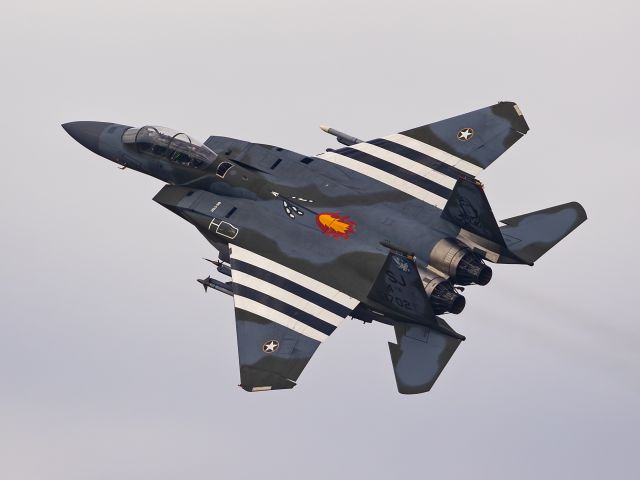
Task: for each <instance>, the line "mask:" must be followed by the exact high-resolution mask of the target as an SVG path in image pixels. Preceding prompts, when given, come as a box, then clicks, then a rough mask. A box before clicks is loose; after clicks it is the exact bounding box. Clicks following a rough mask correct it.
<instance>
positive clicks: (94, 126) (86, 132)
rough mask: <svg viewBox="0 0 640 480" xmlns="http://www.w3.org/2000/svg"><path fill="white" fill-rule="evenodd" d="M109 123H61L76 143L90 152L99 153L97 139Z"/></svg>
mask: <svg viewBox="0 0 640 480" xmlns="http://www.w3.org/2000/svg"><path fill="white" fill-rule="evenodd" d="M110 125H113V124H112V123H108V122H69V123H64V124H62V128H64V129H65V130H66V132H67V133H68V134H69V135H71V136H72V137H73V138H74V139H75V140H76V141H77V142H78V143H80V144H81V145H83V146H84V147H86V148H88V149H89V150H91V151H92V152H95V153H99V152H98V140H99V138H100V135H101V134H102V132H103V131H104V130H105V128H107V127H108V126H110Z"/></svg>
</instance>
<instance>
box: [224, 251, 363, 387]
mask: <svg viewBox="0 0 640 480" xmlns="http://www.w3.org/2000/svg"><path fill="white" fill-rule="evenodd" d="M230 259H231V270H232V272H231V278H232V281H233V294H234V295H233V299H234V303H235V313H236V332H237V335H238V356H239V360H240V386H241V387H242V388H244V389H245V390H247V391H250V392H255V391H264V390H276V389H283V388H293V387H294V386H295V385H296V380H297V379H298V377H299V376H300V374H301V373H302V370H304V368H305V367H306V365H307V363H308V362H309V360H310V359H311V356H312V355H313V354H314V353H315V351H316V349H317V348H318V347H319V346H320V344H321V343H322V342H324V341H325V340H326V339H327V338H328V337H329V335H331V333H333V331H334V330H335V329H336V328H337V327H338V326H340V324H341V323H342V321H343V320H344V318H345V317H347V316H348V315H349V314H350V313H351V311H352V310H353V309H354V308H355V307H356V305H357V304H358V301H357V300H355V299H354V298H352V297H349V296H348V295H346V294H344V293H342V292H340V291H338V290H336V289H335V288H333V287H330V286H328V285H326V284H324V283H321V282H319V281H317V280H314V279H312V278H310V277H308V276H306V275H304V274H302V273H300V272H297V271H295V270H292V269H290V268H287V267H285V266H283V265H281V264H279V263H276V262H274V261H272V260H269V259H268V258H266V257H263V256H261V255H258V254H256V253H253V252H251V251H249V250H246V249H244V248H241V247H239V246H237V245H231V246H230Z"/></svg>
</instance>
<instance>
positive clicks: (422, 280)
mask: <svg viewBox="0 0 640 480" xmlns="http://www.w3.org/2000/svg"><path fill="white" fill-rule="evenodd" d="M63 127H64V129H65V130H66V131H67V132H68V133H69V134H70V135H71V136H72V137H73V138H74V139H76V140H77V141H78V142H79V143H81V144H82V145H84V146H85V147H86V148H88V149H89V150H91V151H93V152H95V153H97V154H98V155H101V156H103V157H105V158H107V159H109V160H112V161H113V162H116V163H118V164H120V165H121V166H122V168H130V169H133V170H138V171H140V172H143V173H146V174H148V175H152V176H154V177H156V178H158V179H160V180H162V181H163V182H166V185H165V186H164V187H163V188H162V189H161V190H160V191H159V192H158V194H157V195H156V196H155V198H154V200H155V201H156V202H158V203H159V204H160V205H163V206H164V207H166V208H168V209H169V210H171V211H172V212H174V213H176V214H177V215H179V216H181V217H182V218H184V219H185V220H187V221H188V222H189V223H191V224H193V225H194V226H195V227H196V228H197V229H198V230H199V231H200V233H202V234H203V235H204V236H205V238H206V239H207V240H208V241H209V242H210V243H211V244H212V245H213V246H214V247H215V248H216V250H217V251H218V255H219V259H218V260H215V261H213V263H215V265H216V267H217V271H218V272H219V273H220V274H222V275H225V276H228V277H230V280H229V281H221V280H218V279H215V278H211V277H208V278H206V279H202V280H199V282H200V283H202V284H203V285H204V287H205V290H206V289H207V288H209V287H211V288H212V289H215V290H217V291H220V292H223V293H225V294H228V295H231V296H232V297H233V301H234V304H235V316H236V330H237V337H238V355H239V360H240V386H241V387H242V388H243V389H245V390H247V391H252V392H256V391H264V390H276V389H285V388H292V387H294V386H295V385H296V381H297V380H298V377H299V376H300V374H301V373H302V370H303V369H304V368H305V366H306V365H307V363H308V362H309V360H310V359H311V356H312V355H313V354H314V352H315V351H316V349H317V348H318V347H319V346H320V344H321V343H322V342H324V341H325V340H326V339H327V338H328V337H329V335H331V334H332V333H333V332H334V330H336V328H337V327H339V326H340V324H341V323H342V321H343V320H344V319H345V318H346V317H351V318H353V319H359V320H362V321H364V322H373V321H376V322H382V323H386V324H388V325H392V326H393V328H394V330H395V335H396V338H397V342H396V343H389V351H390V353H391V361H392V363H393V369H394V372H395V378H396V383H397V386H398V390H399V391H400V392H401V393H421V392H426V391H428V390H430V389H431V387H432V386H433V384H434V382H435V381H436V379H437V378H438V376H439V375H440V373H441V372H442V370H443V368H444V367H445V365H446V364H447V362H448V361H449V359H450V358H451V356H452V355H453V353H454V352H455V350H456V349H457V348H458V345H459V344H460V343H461V341H463V340H464V339H465V338H464V336H462V335H461V334H459V333H457V332H456V331H454V330H453V329H452V328H451V327H450V326H449V325H448V324H447V323H446V322H445V321H444V320H443V319H442V318H440V316H439V315H443V314H446V313H453V314H458V313H460V312H461V311H462V310H463V308H464V306H465V299H464V297H463V296H462V295H461V292H462V290H463V288H464V287H461V286H467V285H474V284H475V285H486V284H487V283H489V281H490V280H491V275H492V271H491V268H490V267H489V266H488V265H487V264H486V263H485V262H487V261H488V262H492V263H510V264H526V265H533V263H534V262H535V261H536V260H538V258H540V257H541V256H542V255H543V254H544V253H545V252H547V251H548V250H549V249H550V248H551V247H553V246H554V245H555V244H556V243H558V242H559V241H560V240H562V239H563V238H564V237H565V236H566V235H568V234H569V233H570V232H571V231H572V230H574V229H575V228H576V227H577V226H578V225H580V224H581V223H582V222H583V221H585V220H586V218H587V217H586V213H585V211H584V209H583V208H582V206H581V205H580V204H578V203H575V202H571V203H567V204H564V205H558V206H555V207H551V208H547V209H545V210H539V211H537V212H533V213H527V214H524V215H520V216H517V217H513V218H509V219H506V220H502V224H503V225H502V226H500V225H499V224H498V222H497V221H496V219H495V217H494V215H493V212H492V211H491V207H490V206H489V202H488V201H487V197H486V195H485V192H484V189H483V185H482V183H480V182H479V181H478V180H477V179H476V177H477V176H478V175H479V174H480V173H482V171H483V170H484V169H485V168H487V167H488V166H489V165H491V164H492V163H493V161H494V160H496V159H497V158H498V157H499V156H500V155H501V154H502V153H504V152H505V151H506V150H507V149H508V148H509V147H511V146H512V145H513V144H514V143H515V142H516V141H518V140H519V139H520V138H521V137H522V136H523V135H524V134H526V133H527V131H528V130H529V127H528V125H527V123H526V121H525V119H524V117H523V115H522V112H521V111H520V109H519V108H518V106H517V105H516V104H515V103H512V102H500V103H497V104H495V105H492V106H490V107H486V108H482V109H480V110H476V111H473V112H470V113H466V114H464V115H459V116H457V117H453V118H449V119H447V120H442V121H440V122H436V123H432V124H429V125H424V126H422V127H417V128H413V129H411V130H406V131H404V132H401V133H394V134H392V135H388V136H386V137H382V138H376V139H374V140H370V141H362V140H359V139H357V138H355V137H353V136H350V135H347V134H344V133H342V132H339V131H337V130H334V129H332V128H328V127H321V128H322V129H323V130H325V131H326V132H328V133H330V134H332V135H334V136H336V137H337V140H338V142H340V143H341V144H343V145H344V147H343V148H338V149H332V148H328V149H327V151H326V152H324V153H321V154H319V155H316V156H308V155H302V154H299V153H296V152H292V151H290V150H286V149H284V148H281V147H275V146H271V145H263V144H259V143H251V142H247V141H243V140H237V139H235V138H227V137H217V136H213V137H209V138H208V139H207V141H206V142H205V143H204V144H202V143H199V142H198V141H196V140H194V139H193V138H192V137H190V136H189V135H186V134H184V133H179V132H176V131H173V130H170V129H167V128H163V127H154V126H145V127H141V128H135V127H129V126H126V125H120V124H117V123H104V122H71V123H66V124H64V125H63Z"/></svg>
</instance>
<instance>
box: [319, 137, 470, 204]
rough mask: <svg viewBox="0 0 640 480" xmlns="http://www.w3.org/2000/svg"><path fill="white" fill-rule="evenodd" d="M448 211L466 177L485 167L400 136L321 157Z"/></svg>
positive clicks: (380, 139)
mask: <svg viewBox="0 0 640 480" xmlns="http://www.w3.org/2000/svg"><path fill="white" fill-rule="evenodd" d="M318 157H319V158H322V159H324V160H327V161H329V162H332V163H335V164H338V165H342V166H344V167H346V168H349V169H351V170H354V171H357V172H359V173H362V174H364V175H367V176H369V177H371V178H374V179H376V180H378V181H380V182H382V183H385V184H387V185H390V186H392V187H395V188H397V189H399V190H401V191H403V192H405V193H407V194H409V195H412V196H414V197H416V198H419V199H421V200H424V201H425V202H427V203H429V204H431V205H434V206H436V207H438V208H444V206H445V205H446V203H447V200H448V199H449V196H450V195H451V191H452V190H453V187H454V185H455V183H456V181H457V180H458V178H460V177H462V176H472V177H474V176H476V175H477V174H478V173H480V172H481V171H482V168H480V167H478V166H477V165H474V164H472V163H470V162H468V161H466V160H463V159H461V158H459V157H456V156H454V155H451V154H449V153H447V152H445V151H444V150H440V149H438V148H436V147H433V146H431V145H428V144H426V143H424V142H421V141H419V140H416V139H414V138H411V137H408V136H406V135H402V134H400V133H397V134H393V135H389V136H387V137H384V138H378V139H375V140H371V141H370V142H362V143H357V144H355V145H351V146H350V147H347V148H341V149H339V150H334V151H330V152H326V153H322V154H320V155H318Z"/></svg>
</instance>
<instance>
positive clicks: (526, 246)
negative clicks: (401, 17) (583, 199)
mask: <svg viewBox="0 0 640 480" xmlns="http://www.w3.org/2000/svg"><path fill="white" fill-rule="evenodd" d="M586 219H587V213H586V212H585V210H584V208H582V205H580V204H579V203H577V202H570V203H565V204H564V205H557V206H555V207H551V208H546V209H544V210H539V211H537V212H532V213H526V214H524V215H520V216H517V217H513V218H508V219H506V220H502V223H504V224H506V225H505V226H504V227H501V228H500V231H501V232H502V236H503V237H504V240H505V243H506V245H507V248H508V249H509V250H510V251H511V252H513V253H514V254H516V255H517V256H518V257H520V258H522V259H523V260H526V261H527V262H529V263H530V264H533V262H535V261H536V260H538V258H540V257H541V256H542V255H544V254H545V253H546V252H548V251H549V250H550V249H551V247H553V246H554V245H555V244H557V243H558V242H559V241H560V240H562V239H563V238H564V237H566V236H567V235H569V234H570V233H571V232H572V231H573V230H575V229H576V228H577V227H578V226H579V225H580V224H581V223H582V222H584V221H585V220H586ZM504 260H505V261H506V262H507V263H510V262H509V259H508V258H504Z"/></svg>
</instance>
